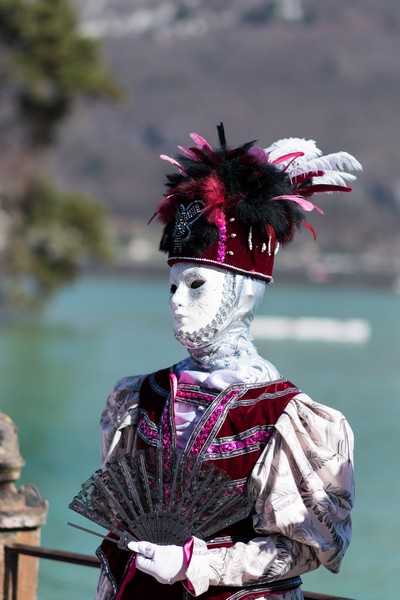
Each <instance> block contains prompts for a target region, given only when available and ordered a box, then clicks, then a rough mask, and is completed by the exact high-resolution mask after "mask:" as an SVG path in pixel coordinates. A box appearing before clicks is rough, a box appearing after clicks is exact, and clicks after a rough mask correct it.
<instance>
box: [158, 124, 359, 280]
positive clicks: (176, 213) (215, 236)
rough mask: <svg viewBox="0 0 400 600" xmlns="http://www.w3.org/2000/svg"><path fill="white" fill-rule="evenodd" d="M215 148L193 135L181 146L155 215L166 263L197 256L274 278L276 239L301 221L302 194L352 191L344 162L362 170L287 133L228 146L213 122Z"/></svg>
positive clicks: (305, 202)
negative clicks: (265, 142) (266, 142)
mask: <svg viewBox="0 0 400 600" xmlns="http://www.w3.org/2000/svg"><path fill="white" fill-rule="evenodd" d="M218 134H219V141H220V148H213V147H212V146H210V144H209V143H208V142H206V140H204V139H203V138H202V137H200V136H199V135H197V134H194V133H192V134H191V136H190V137H191V138H192V140H193V141H194V143H195V146H194V147H190V148H187V149H186V148H183V147H181V146H179V150H180V151H181V154H179V155H178V156H177V157H176V159H174V158H170V157H168V156H165V155H161V158H162V159H164V160H168V161H169V162H171V163H172V164H173V165H175V166H176V167H177V168H178V173H175V174H172V175H168V176H167V180H168V181H167V188H168V192H167V194H166V195H165V197H164V199H163V200H162V202H161V203H160V205H159V206H158V208H157V211H156V215H157V216H158V218H159V219H160V220H161V221H162V222H163V223H164V225H165V227H164V232H163V236H162V239H161V242H160V250H162V251H164V252H167V253H168V264H170V265H173V264H174V263H176V262H195V263H199V264H204V265H211V266H215V267H220V268H225V269H228V270H231V271H235V272H237V273H241V274H243V275H248V276H250V277H255V278H258V279H262V280H264V281H266V282H271V281H272V270H273V265H274V256H275V254H276V252H277V251H278V248H279V245H280V244H281V245H285V244H287V243H288V242H290V241H291V240H292V239H293V237H294V235H295V233H296V231H297V229H298V228H299V227H300V226H301V225H304V226H305V227H307V228H308V229H309V230H310V231H311V232H312V233H313V235H314V237H315V232H314V230H313V228H312V226H311V225H310V224H309V223H306V222H305V220H304V212H303V211H311V210H314V209H316V210H318V211H319V212H321V213H322V212H323V211H322V210H321V209H320V208H318V207H317V206H315V205H314V204H312V203H311V202H310V200H309V199H308V198H309V197H310V196H311V195H313V194H315V193H321V192H333V191H340V192H350V191H351V188H349V187H347V186H346V180H347V181H348V180H354V179H355V176H354V175H352V174H350V173H346V172H343V169H344V168H347V169H350V170H353V169H361V165H360V163H359V162H358V161H357V160H356V159H355V158H354V157H353V156H351V155H350V154H348V153H347V152H336V153H334V154H330V155H327V156H321V154H322V152H321V151H320V150H319V149H318V148H317V147H316V145H315V142H314V141H313V140H304V139H299V138H287V139H283V140H279V141H277V142H275V143H274V144H272V146H270V147H268V148H266V149H263V148H259V147H257V146H255V143H254V142H248V143H247V144H244V145H242V146H238V147H235V148H229V147H228V146H227V144H226V140H225V133H224V128H223V125H222V124H220V125H218Z"/></svg>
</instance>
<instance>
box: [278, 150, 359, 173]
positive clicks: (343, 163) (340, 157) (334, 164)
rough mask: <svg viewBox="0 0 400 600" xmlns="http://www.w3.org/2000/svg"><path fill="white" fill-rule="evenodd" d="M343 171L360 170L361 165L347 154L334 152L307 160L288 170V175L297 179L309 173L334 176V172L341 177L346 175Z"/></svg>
mask: <svg viewBox="0 0 400 600" xmlns="http://www.w3.org/2000/svg"><path fill="white" fill-rule="evenodd" d="M343 169H350V171H353V170H355V171H357V170H362V166H361V164H360V163H359V162H358V160H356V159H355V158H354V156H352V155H351V154H349V153H348V152H334V153H333V154H327V155H326V156H320V157H319V158H315V159H314V160H309V161H307V162H304V163H302V164H296V165H294V166H293V168H289V175H290V177H291V178H293V177H297V176H298V175H301V174H302V173H307V172H311V171H323V172H324V173H326V174H328V173H329V174H330V175H331V176H333V175H334V173H335V172H338V174H339V172H340V173H341V175H342V176H343V177H345V176H346V174H345V173H344V172H343Z"/></svg>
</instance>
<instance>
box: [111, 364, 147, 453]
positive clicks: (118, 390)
mask: <svg viewBox="0 0 400 600" xmlns="http://www.w3.org/2000/svg"><path fill="white" fill-rule="evenodd" d="M145 377H146V376H145V375H134V376H132V377H124V378H123V379H120V380H119V381H118V382H117V383H116V385H115V386H114V388H113V390H112V391H111V393H110V395H109V396H108V398H107V402H106V405H105V407H104V409H103V412H102V414H101V418H100V430H101V459H102V462H103V463H104V461H105V460H106V458H107V457H108V456H109V455H110V454H111V452H112V451H113V449H114V448H115V446H116V445H117V443H118V441H119V439H120V437H121V432H122V430H123V429H124V427H126V426H128V425H132V424H134V423H135V422H136V419H137V409H138V402H139V391H140V387H141V385H142V382H143V380H144V378H145Z"/></svg>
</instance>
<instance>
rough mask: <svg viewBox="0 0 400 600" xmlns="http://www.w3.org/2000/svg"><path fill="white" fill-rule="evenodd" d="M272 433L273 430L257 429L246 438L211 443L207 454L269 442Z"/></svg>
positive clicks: (231, 450)
mask: <svg viewBox="0 0 400 600" xmlns="http://www.w3.org/2000/svg"><path fill="white" fill-rule="evenodd" d="M271 435H272V432H271V431H257V432H256V433H253V435H250V436H249V437H247V438H245V439H244V440H232V441H231V442H226V443H225V444H211V445H210V446H209V447H208V448H207V454H214V453H215V454H222V453H225V452H235V451H239V450H244V449H245V448H249V447H250V446H254V445H256V444H259V443H260V442H268V441H269V439H270V437H271Z"/></svg>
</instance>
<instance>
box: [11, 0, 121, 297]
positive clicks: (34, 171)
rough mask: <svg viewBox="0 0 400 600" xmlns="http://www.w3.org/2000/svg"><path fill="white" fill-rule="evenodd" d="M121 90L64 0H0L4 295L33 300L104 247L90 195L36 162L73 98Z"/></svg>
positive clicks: (111, 96)
mask: <svg viewBox="0 0 400 600" xmlns="http://www.w3.org/2000/svg"><path fill="white" fill-rule="evenodd" d="M120 97H121V92H120V89H119V88H118V86H117V85H116V83H115V82H114V80H113V78H112V76H111V75H110V73H109V72H108V70H107V68H106V66H105V64H104V62H103V60H102V57H101V52H100V47H99V45H98V43H97V42H96V41H94V40H92V39H89V38H87V37H85V36H83V35H82V34H81V32H80V31H79V25H78V20H77V16H76V14H75V11H74V8H73V6H72V5H71V2H70V1H69V0H0V148H1V152H0V268H1V272H2V280H1V281H2V287H1V289H0V292H1V294H2V298H1V299H0V300H3V302H4V301H6V302H8V303H19V304H25V305H27V304H29V305H34V304H39V303H42V302H43V301H45V300H46V299H47V298H48V297H49V296H50V295H51V293H52V292H54V291H55V290H56V289H57V288H58V287H59V286H60V285H62V284H65V283H67V282H68V281H70V280H71V279H72V278H73V277H74V276H75V275H76V273H77V271H78V268H79V266H80V264H81V263H82V262H83V261H85V260H87V259H93V258H104V257H105V255H106V254H107V243H106V239H105V227H104V225H105V215H104V214H103V211H102V208H101V206H100V205H99V204H98V203H96V202H95V201H94V200H91V199H88V198H86V197H84V196H82V195H80V194H75V193H73V192H70V191H67V192H66V191H62V190H59V189H57V187H56V186H55V185H54V184H52V183H51V182H49V181H47V180H46V177H45V174H44V161H45V159H46V155H47V153H48V152H49V151H50V149H51V144H52V141H53V140H54V139H55V136H56V134H57V131H58V128H59V127H60V125H61V124H62V123H63V121H64V120H65V119H66V118H67V117H68V115H69V114H70V112H71V111H72V110H73V108H74V104H75V102H76V101H77V100H78V99H80V98H93V99H95V98H103V99H108V100H115V99H118V98H120Z"/></svg>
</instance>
